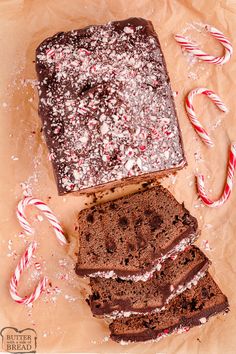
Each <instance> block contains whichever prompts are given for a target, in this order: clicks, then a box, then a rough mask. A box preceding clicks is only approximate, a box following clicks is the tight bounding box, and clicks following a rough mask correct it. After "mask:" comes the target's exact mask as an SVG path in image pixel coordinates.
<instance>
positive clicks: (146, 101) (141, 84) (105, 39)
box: [36, 18, 186, 194]
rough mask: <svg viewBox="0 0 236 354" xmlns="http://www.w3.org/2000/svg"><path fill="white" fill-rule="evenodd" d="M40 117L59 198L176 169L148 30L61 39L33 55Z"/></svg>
mask: <svg viewBox="0 0 236 354" xmlns="http://www.w3.org/2000/svg"><path fill="white" fill-rule="evenodd" d="M36 70H37V74H38V78H39V98H40V101H39V114H40V116H41V118H42V121H43V129H44V133H45V136H46V140H47V144H48V148H49V153H50V154H49V157H50V160H51V161H52V163H53V167H54V171H55V176H56V180H57V184H58V191H59V193H60V194H63V193H67V192H72V191H78V190H85V189H89V188H92V187H96V186H100V185H104V184H106V183H108V182H112V181H117V180H121V179H124V178H127V177H134V176H141V175H144V174H150V173H156V172H159V171H165V170H172V169H173V171H176V169H178V168H181V167H183V166H184V165H185V162H186V161H185V158H184V153H183V147H182V142H181V136H180V131H179V126H178V121H177V117H176V111H175V106H174V101H173V97H172V91H171V87H170V82H169V77H168V73H167V70H166V64H165V60H164V57H163V53H162V51H161V47H160V43H159V40H158V38H157V35H156V34H155V32H154V29H153V26H152V23H151V22H150V21H146V20H144V19H141V18H131V19H128V20H124V21H120V22H111V23H108V24H106V25H102V26H89V27H86V28H84V29H80V30H75V31H70V32H60V33H58V34H56V35H55V36H53V37H51V38H48V39H46V40H45V41H44V42H43V43H41V44H40V46H39V47H38V48H37V52H36Z"/></svg>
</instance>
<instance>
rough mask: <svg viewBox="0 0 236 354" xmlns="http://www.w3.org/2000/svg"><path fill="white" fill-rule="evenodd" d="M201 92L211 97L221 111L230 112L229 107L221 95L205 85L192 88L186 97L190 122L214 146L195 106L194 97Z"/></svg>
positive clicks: (202, 137) (206, 142)
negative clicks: (198, 116)
mask: <svg viewBox="0 0 236 354" xmlns="http://www.w3.org/2000/svg"><path fill="white" fill-rule="evenodd" d="M200 94H203V95H206V96H207V97H209V98H210V99H211V100H212V101H213V102H214V103H215V105H216V106H217V107H218V108H219V109H220V110H221V111H223V112H228V109H227V107H226V106H225V104H224V103H223V102H222V101H221V99H220V97H219V96H217V95H216V94H215V93H214V92H213V91H211V90H208V89H207V88H203V87H199V88H196V89H193V90H191V91H190V92H189V94H188V95H187V97H186V99H185V108H186V111H187V114H188V117H189V119H190V122H191V123H192V125H193V127H194V129H195V131H196V132H197V133H198V135H199V136H200V138H201V139H202V141H203V142H204V143H205V144H206V145H208V146H210V147H212V146H214V144H213V142H212V140H211V138H210V137H209V135H208V133H207V132H206V130H205V129H204V128H203V126H202V124H201V123H200V122H199V120H198V118H197V116H196V113H195V110H194V108H193V98H194V96H196V95H200Z"/></svg>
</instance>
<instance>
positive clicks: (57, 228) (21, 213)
mask: <svg viewBox="0 0 236 354" xmlns="http://www.w3.org/2000/svg"><path fill="white" fill-rule="evenodd" d="M29 205H34V206H35V207H36V208H38V209H39V210H40V211H42V212H43V214H44V215H45V216H46V217H47V219H48V221H49V222H50V223H51V225H52V226H53V229H54V232H55V234H56V237H57V239H58V241H59V242H60V244H61V245H66V244H67V240H66V238H65V235H64V232H63V230H62V227H61V225H60V223H59V221H58V219H57V218H56V216H55V215H54V214H53V212H52V211H51V209H50V208H49V207H48V206H47V205H46V204H45V203H43V202H42V201H41V200H39V199H36V198H33V197H26V198H24V199H23V200H21V201H20V202H19V203H18V206H17V212H16V215H17V218H18V220H19V223H20V225H21V226H22V227H23V229H24V230H25V232H26V233H27V234H32V233H33V229H32V228H31V226H30V224H29V223H28V221H27V219H26V216H25V208H26V207H27V206H29ZM36 247H37V243H36V242H35V241H33V242H31V243H30V244H29V246H28V247H27V249H26V251H25V253H24V254H23V255H22V257H21V259H20V261H19V263H18V265H17V267H16V269H15V272H14V274H13V276H12V278H11V281H10V295H11V297H12V299H13V300H15V301H16V302H17V303H19V304H25V305H27V304H30V303H32V302H34V301H35V300H37V299H38V297H39V296H40V295H41V294H42V292H43V291H44V289H45V288H46V286H47V282H48V278H47V277H43V279H42V280H40V282H39V283H38V285H37V286H36V288H35V290H34V291H33V292H32V294H31V295H29V296H25V297H24V298H22V297H20V295H19V294H18V292H17V287H18V283H19V280H20V277H21V274H22V273H23V271H24V269H25V268H26V267H27V265H28V263H29V261H30V259H31V257H32V256H33V253H34V251H35V249H36ZM39 266H40V265H39V263H38V264H37V268H39Z"/></svg>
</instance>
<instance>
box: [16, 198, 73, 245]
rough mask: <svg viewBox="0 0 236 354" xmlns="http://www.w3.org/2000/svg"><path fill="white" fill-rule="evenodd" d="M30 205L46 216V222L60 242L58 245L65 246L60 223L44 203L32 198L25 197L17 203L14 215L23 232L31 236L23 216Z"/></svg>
mask: <svg viewBox="0 0 236 354" xmlns="http://www.w3.org/2000/svg"><path fill="white" fill-rule="evenodd" d="M30 205H32V206H35V207H36V208H38V209H39V210H40V211H41V212H42V213H43V214H44V215H45V216H46V218H47V219H48V221H49V222H50V224H51V225H52V227H53V230H54V232H55V235H56V237H57V239H58V241H59V242H60V244H61V245H66V244H67V240H66V238H65V234H64V232H63V230H62V227H61V225H60V222H59V221H58V219H57V217H56V216H55V215H54V214H53V212H52V211H51V209H50V208H49V207H48V206H47V205H46V204H45V203H44V202H42V201H41V200H39V199H36V198H33V197H26V198H24V199H22V200H21V201H20V202H19V204H18V207H17V212H16V215H17V218H18V220H19V223H20V225H21V226H22V228H23V229H24V230H25V232H26V233H27V234H30V235H31V234H33V229H32V227H31V226H30V224H29V223H28V221H27V219H26V216H25V208H26V207H27V206H30Z"/></svg>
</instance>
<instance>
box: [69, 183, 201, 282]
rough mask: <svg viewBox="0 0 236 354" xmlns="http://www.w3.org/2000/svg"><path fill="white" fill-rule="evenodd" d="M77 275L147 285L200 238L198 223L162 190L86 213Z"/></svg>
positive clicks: (79, 228) (80, 224) (79, 227)
mask: <svg viewBox="0 0 236 354" xmlns="http://www.w3.org/2000/svg"><path fill="white" fill-rule="evenodd" d="M77 231H78V237H79V244H80V245H79V251H78V261H77V264H76V273H77V274H78V275H80V276H93V277H94V276H95V277H97V276H99V277H105V278H111V277H115V278H116V277H119V278H122V279H128V280H135V281H138V280H144V281H145V280H147V279H148V278H149V277H150V276H151V275H152V274H153V272H154V271H155V270H158V269H159V270H160V268H161V263H162V262H163V261H164V260H165V259H166V258H168V257H170V256H171V255H173V254H176V253H177V252H179V251H182V250H183V249H185V248H186V247H187V246H188V245H189V244H191V243H192V242H193V241H194V240H195V239H196V237H197V220H196V219H195V218H194V217H193V216H191V215H190V214H189V212H188V210H186V209H185V207H184V206H183V205H182V204H179V203H178V202H177V200H176V199H175V198H174V197H173V196H172V195H171V193H170V192H169V191H168V190H167V189H165V188H163V187H162V186H161V185H158V186H156V187H154V188H151V189H147V190H146V191H142V192H138V193H135V194H132V195H128V196H125V197H122V198H120V199H117V200H115V201H109V202H106V203H104V204H100V205H96V206H93V207H92V208H90V209H85V210H82V212H80V214H79V216H78V224H77Z"/></svg>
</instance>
